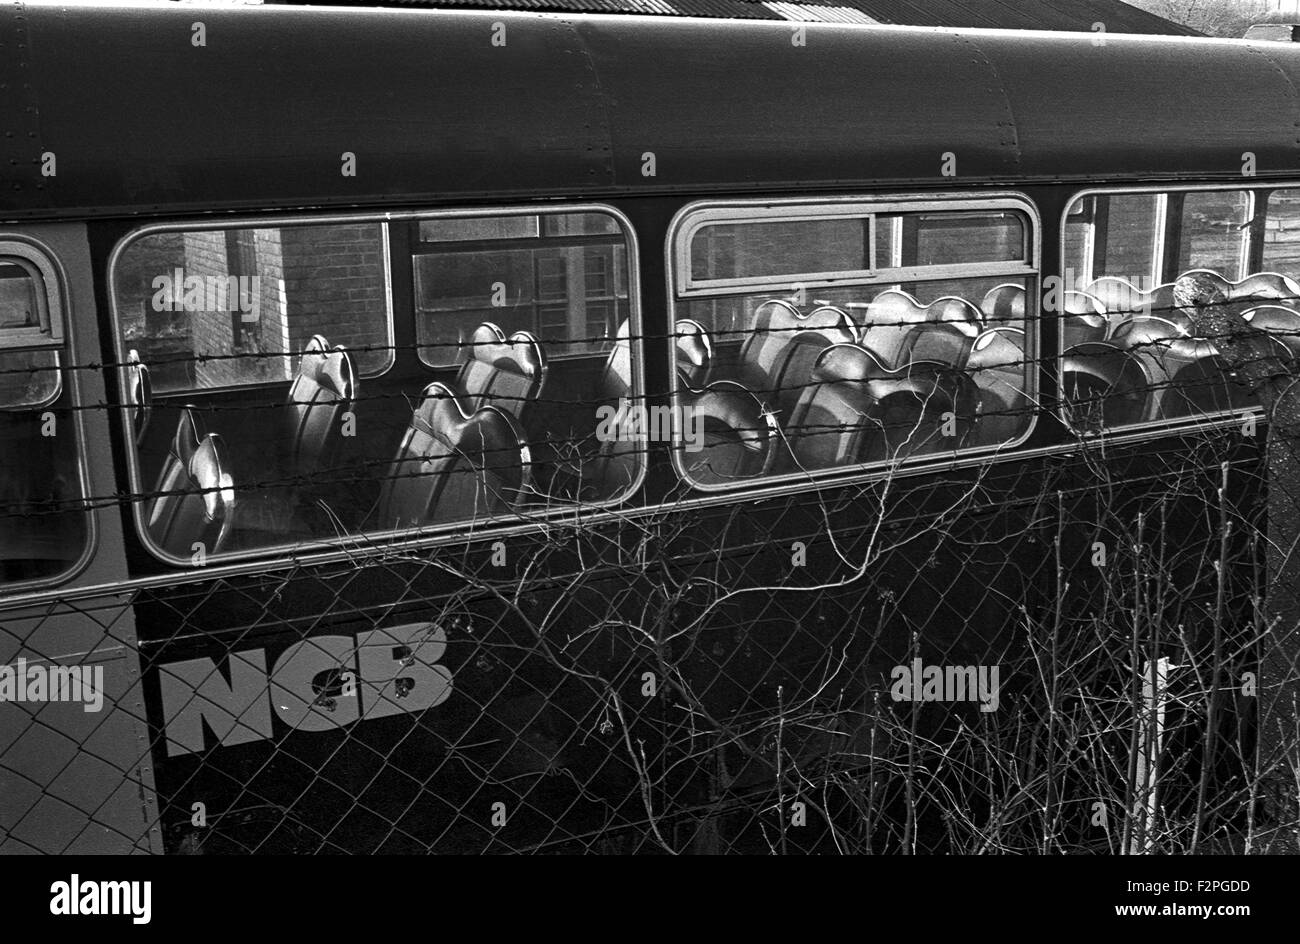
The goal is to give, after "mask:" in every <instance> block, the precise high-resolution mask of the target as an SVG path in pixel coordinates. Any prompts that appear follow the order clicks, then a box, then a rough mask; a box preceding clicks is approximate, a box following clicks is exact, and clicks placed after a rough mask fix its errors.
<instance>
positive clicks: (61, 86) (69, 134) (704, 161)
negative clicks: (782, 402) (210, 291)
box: [0, 3, 1300, 219]
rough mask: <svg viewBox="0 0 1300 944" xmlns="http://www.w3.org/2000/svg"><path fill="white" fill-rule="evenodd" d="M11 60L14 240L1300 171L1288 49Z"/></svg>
mask: <svg viewBox="0 0 1300 944" xmlns="http://www.w3.org/2000/svg"><path fill="white" fill-rule="evenodd" d="M801 30H802V33H800V31H801ZM0 53H3V54H0V95H2V96H3V98H0V127H2V128H3V129H4V132H5V133H4V135H3V136H2V137H0V193H2V194H3V197H0V200H3V203H2V204H0V215H2V216H4V217H5V218H10V219H17V218H29V217H33V216H40V215H55V216H79V215H94V214H122V213H126V214H154V213H164V212H168V213H174V212H196V211H198V210H211V209H221V208H227V209H234V208H251V207H279V206H346V205H356V204H367V205H373V204H382V203H397V202H406V203H410V202H420V203H429V202H436V201H444V200H456V201H466V200H477V199H484V198H491V197H500V196H507V195H508V196H512V197H514V198H524V197H538V196H581V197H599V196H602V195H614V194H619V193H638V192H664V191H684V192H693V193H702V192H722V191H726V192H736V191H744V190H755V191H761V190H786V189H801V188H814V189H831V188H835V189H842V188H846V187H864V186H889V187H893V188H897V187H904V188H907V187H929V186H934V185H936V184H940V183H949V184H951V183H953V182H954V181H952V180H945V177H944V171H945V170H948V171H950V172H955V176H956V177H957V179H958V180H959V181H964V182H969V183H972V184H974V183H979V184H994V185H1005V184H1007V183H1023V182H1034V181H1053V180H1077V181H1085V180H1088V181H1095V180H1103V179H1104V180H1116V181H1120V180H1124V181H1130V180H1131V181H1136V180H1179V179H1206V178H1211V179H1222V180H1229V181H1230V180H1237V179H1241V177H1242V174H1243V164H1244V163H1245V162H1246V161H1247V157H1246V152H1250V154H1252V155H1253V156H1254V166H1255V168H1256V172H1257V174H1258V177H1259V178H1263V179H1268V178H1284V177H1288V176H1291V177H1294V175H1295V174H1296V169H1297V168H1300V95H1298V93H1297V87H1298V86H1300V50H1298V49H1296V48H1294V47H1292V46H1290V45H1286V44H1280V43H1250V42H1245V41H1242V40H1208V39H1197V38H1184V37H1149V36H1143V37H1135V36H1120V35H1113V34H1105V33H1101V32H1098V33H1045V32H1030V31H995V30H955V29H939V28H925V27H891V26H844V25H838V24H835V25H830V24H827V25H821V24H800V23H774V22H768V21H747V22H744V21H719V20H703V19H678V18H662V17H637V16H623V15H618V16H600V15H593V16H585V15H574V16H562V15H558V14H537V13H526V12H509V13H508V12H493V11H486V12H484V11H448V10H419V9H417V10H405V9H401V10H399V9H357V8H322V7H301V8H300V7H288V6H233V7H212V6H191V5H182V4H167V5H156V4H140V3H137V4H121V5H104V4H95V5H93V6H78V5H75V4H72V5H69V4H58V5H46V4H38V3H33V4H26V5H24V4H8V5H6V6H5V7H4V9H3V11H0ZM349 154H350V155H352V156H353V158H354V161H353V170H354V175H349V174H347V173H345V171H346V170H347V166H346V165H347V157H346V155H349ZM947 155H951V156H952V157H951V158H948V157H947ZM51 171H53V172H52V173H51ZM651 171H653V173H651ZM951 175H952V174H951V173H950V174H949V176H951ZM1256 182H1258V181H1256Z"/></svg>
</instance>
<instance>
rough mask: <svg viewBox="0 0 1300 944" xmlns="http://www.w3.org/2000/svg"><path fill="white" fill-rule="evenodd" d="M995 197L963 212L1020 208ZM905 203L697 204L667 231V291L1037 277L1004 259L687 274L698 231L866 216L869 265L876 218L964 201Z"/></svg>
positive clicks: (694, 293) (684, 294)
mask: <svg viewBox="0 0 1300 944" xmlns="http://www.w3.org/2000/svg"><path fill="white" fill-rule="evenodd" d="M1000 197H1001V195H990V196H989V197H988V198H985V199H983V200H979V201H977V203H978V205H969V206H965V207H963V208H962V209H963V210H981V209H985V210H987V209H1019V207H1012V206H1005V207H1003V206H997V205H995V204H996V203H997V202H998V199H999V198H1000ZM906 199H907V198H904V197H896V196H892V195H891V196H888V197H883V198H882V199H881V201H880V202H879V203H873V202H871V201H870V198H864V197H840V198H828V199H825V200H818V201H815V202H814V201H804V200H803V198H791V199H790V200H788V201H786V200H717V201H704V200H701V201H697V202H695V203H692V204H690V205H688V206H686V207H684V208H683V209H682V210H681V211H679V212H678V214H677V215H676V216H675V217H674V218H673V222H672V224H671V225H670V227H669V244H670V250H669V257H668V263H669V271H670V272H671V273H672V274H673V279H672V280H671V281H670V283H669V290H670V291H671V292H675V293H676V294H675V297H677V298H682V299H689V298H696V297H700V296H705V297H709V298H714V297H717V296H719V295H750V294H753V293H754V292H755V291H760V292H761V291H764V290H766V289H778V288H781V287H785V288H789V287H790V286H791V285H798V286H802V287H803V288H808V289H814V288H837V287H845V286H855V285H891V284H898V283H901V282H942V281H947V280H951V279H959V278H968V279H979V278H998V277H1002V276H1005V277H1008V278H1013V277H1016V276H1020V275H1023V276H1026V277H1028V276H1035V275H1039V274H1040V273H1039V271H1038V270H1037V269H1035V268H1033V267H1032V265H1029V264H1027V263H1026V262H1025V261H1024V260H1023V259H1022V260H1021V261H1020V262H1019V265H1018V266H1017V263H1016V262H1015V261H1014V260H1006V261H1002V262H970V263H965V264H950V265H937V266H907V267H903V266H900V267H897V268H895V267H890V266H871V267H868V268H866V269H848V270H843V271H837V272H807V273H800V272H790V273H783V274H781V275H778V276H767V277H761V276H742V277H737V278H727V279H696V278H694V277H693V276H692V275H691V258H690V253H691V244H692V241H693V240H694V238H695V235H696V234H697V233H698V232H699V231H700V230H701V229H704V228H706V227H709V226H717V225H720V224H721V225H726V224H742V223H767V222H771V223H803V222H815V221H821V220H826V221H829V220H839V219H848V220H852V219H860V218H861V217H862V216H863V214H864V213H870V214H871V215H870V217H869V225H870V228H869V231H868V233H867V236H866V240H867V252H868V253H869V259H870V260H871V261H872V262H874V261H875V258H876V242H877V230H876V227H877V222H878V221H877V217H881V216H891V215H895V214H904V213H927V212H948V211H950V210H951V204H952V201H953V200H960V199H963V198H962V197H958V196H954V197H952V198H941V199H935V197H934V195H933V194H928V195H926V196H925V197H923V198H922V197H918V198H917V199H916V200H915V201H913V202H902V201H905V200H906ZM1025 199H1026V200H1027V199H1028V198H1025ZM781 206H795V207H799V208H800V212H798V213H795V214H777V213H776V210H777V208H779V207H781ZM867 206H870V209H866V207H867ZM697 208H698V209H697ZM706 211H708V213H710V214H712V215H707V216H706V218H704V219H700V220H694V221H692V220H688V219H687V217H689V216H694V215H697V214H699V215H705V213H706ZM958 212H961V211H960V210H959V211H958ZM1031 222H1036V219H1031ZM1040 229H1041V227H1040ZM893 238H894V239H897V238H898V237H897V236H894V237H893ZM1033 242H1034V239H1033V238H1032V237H1031V236H1030V235H1029V234H1025V238H1024V247H1023V248H1024V252H1023V253H1022V256H1025V257H1030V258H1031V260H1032V258H1036V257H1037V256H1038V247H1037V246H1036V245H1031V243H1033Z"/></svg>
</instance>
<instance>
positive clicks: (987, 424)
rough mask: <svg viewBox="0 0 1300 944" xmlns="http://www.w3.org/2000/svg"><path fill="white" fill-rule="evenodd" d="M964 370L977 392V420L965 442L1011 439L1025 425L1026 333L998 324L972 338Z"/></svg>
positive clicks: (979, 443) (1027, 405)
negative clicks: (971, 433) (978, 406)
mask: <svg viewBox="0 0 1300 944" xmlns="http://www.w3.org/2000/svg"><path fill="white" fill-rule="evenodd" d="M966 370H967V372H968V373H969V374H970V377H971V380H972V381H974V383H975V386H976V387H977V388H978V389H979V392H980V408H979V422H978V423H977V424H976V427H975V431H974V433H973V435H972V438H971V439H970V440H968V442H967V443H966V445H970V446H993V445H997V444H999V443H1006V442H1011V441H1012V440H1013V439H1015V438H1016V437H1017V436H1018V435H1019V434H1020V433H1021V432H1023V431H1024V430H1025V429H1026V428H1027V427H1028V425H1029V424H1028V417H1027V414H1028V411H1029V409H1030V406H1031V405H1030V402H1029V395H1028V394H1027V393H1026V392H1025V332H1024V330H1023V329H1021V328H1012V327H1010V326H1007V325H1001V326H997V327H993V328H990V329H989V330H987V331H985V332H984V333H983V334H981V335H980V336H979V337H978V338H976V339H975V343H974V344H972V345H971V351H970V356H969V357H968V358H967V359H966Z"/></svg>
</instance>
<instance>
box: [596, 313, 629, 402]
mask: <svg viewBox="0 0 1300 944" xmlns="http://www.w3.org/2000/svg"><path fill="white" fill-rule="evenodd" d="M599 386H600V396H601V398H602V399H605V400H620V399H622V398H623V397H625V396H627V395H628V394H629V393H630V392H631V391H632V341H631V327H630V326H629V324H628V322H626V321H624V322H623V323H622V324H620V325H619V326H618V330H617V331H616V332H615V333H614V346H613V347H611V348H610V349H609V356H608V357H606V358H605V369H604V370H603V371H602V372H601V375H600V384H599Z"/></svg>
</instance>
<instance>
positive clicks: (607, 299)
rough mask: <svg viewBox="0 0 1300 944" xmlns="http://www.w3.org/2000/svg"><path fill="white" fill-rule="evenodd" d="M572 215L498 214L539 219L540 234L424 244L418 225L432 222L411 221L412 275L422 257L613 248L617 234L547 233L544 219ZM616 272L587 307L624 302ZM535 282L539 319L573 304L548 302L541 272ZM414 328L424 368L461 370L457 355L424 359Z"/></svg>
mask: <svg viewBox="0 0 1300 944" xmlns="http://www.w3.org/2000/svg"><path fill="white" fill-rule="evenodd" d="M571 212H572V211H561V212H555V211H553V210H551V209H550V208H549V207H547V208H543V207H539V208H537V209H534V210H533V211H532V212H531V213H525V214H505V213H504V212H503V213H500V214H495V215H525V216H536V217H537V233H536V234H535V235H529V236H500V237H495V238H493V237H488V238H486V239H450V240H421V239H419V238H418V235H419V225H418V224H419V221H420V220H423V219H429V217H427V216H426V217H420V218H418V219H416V220H414V221H412V222H413V224H414V225H413V226H412V231H413V232H412V235H411V240H410V246H411V271H412V275H413V276H414V272H415V260H416V259H417V258H419V257H420V256H439V255H446V256H451V255H472V254H474V253H483V252H510V251H512V250H533V249H547V248H550V249H579V248H585V247H588V246H594V247H602V248H603V247H605V246H609V245H610V239H611V238H612V237H613V238H616V237H617V236H618V234H617V233H615V234H608V233H583V234H579V235H565V234H559V235H557V234H548V233H547V232H546V227H545V224H544V223H543V218H544V217H547V216H565V215H569V214H570V213H571ZM593 212H594V211H593ZM489 215H493V214H489ZM615 222H619V220H617V219H616V220H615ZM631 247H632V243H630V242H629V243H627V252H628V253H630V252H631ZM627 264H629V263H627V262H626V261H625V265H627ZM617 271H618V265H617V263H616V262H611V265H610V269H609V281H610V287H611V289H612V291H611V292H610V293H609V294H608V295H601V296H584V297H583V302H584V305H585V303H586V302H590V301H595V302H596V303H597V304H609V303H611V302H612V303H613V304H615V305H617V304H618V303H619V302H620V301H622V299H621V298H620V296H619V294H618V279H617ZM533 279H534V285H533V297H532V301H531V303H530V304H531V307H533V308H534V309H536V310H537V311H538V313H539V315H540V312H541V310H542V309H543V308H547V307H556V306H560V305H564V306H566V307H567V306H569V305H570V304H571V302H572V299H571V298H570V296H569V295H568V294H567V293H566V294H565V295H564V296H563V298H559V297H556V298H548V297H545V296H543V294H542V292H541V289H540V285H541V271H540V269H539V268H538V269H535V270H534V272H533ZM624 287H625V288H628V289H629V297H628V300H627V304H628V306H629V316H630V307H631V295H630V282H629V284H628V285H627V286H624ZM411 293H412V298H413V299H416V300H418V297H419V295H418V291H417V289H416V286H415V285H414V284H413V285H412V286H411ZM566 326H567V323H566ZM538 327H539V330H538V333H539V334H540V333H541V331H540V325H539V326H538ZM414 328H415V332H416V338H417V344H416V351H415V355H416V357H417V358H419V360H420V363H421V364H423V365H424V366H425V367H428V368H429V369H430V370H454V369H455V368H457V367H458V366H459V354H458V355H457V359H456V360H452V361H438V362H435V361H431V360H429V359H428V358H427V357H426V356H425V348H426V347H428V345H425V344H422V343H419V341H418V339H419V332H420V325H419V324H418V322H417V323H416V324H415V325H414ZM538 340H539V341H542V342H543V343H545V340H546V339H545V338H541V337H539V338H538ZM609 340H611V341H612V340H614V338H613V337H612V336H611V337H610V338H609ZM581 341H582V339H581V338H579V339H573V340H570V341H567V342H565V343H566V344H574V343H579V342H581ZM590 356H591V354H590V352H584V351H568V350H565V351H556V352H549V351H548V352H547V360H548V361H550V362H554V361H561V360H570V359H573V358H582V357H590Z"/></svg>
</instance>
